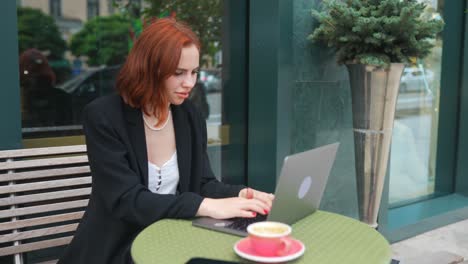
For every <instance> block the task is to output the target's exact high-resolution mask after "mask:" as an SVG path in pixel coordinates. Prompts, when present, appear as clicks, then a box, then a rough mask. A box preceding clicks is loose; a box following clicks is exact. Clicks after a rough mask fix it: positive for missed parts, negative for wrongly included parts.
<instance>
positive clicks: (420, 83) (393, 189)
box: [389, 0, 443, 206]
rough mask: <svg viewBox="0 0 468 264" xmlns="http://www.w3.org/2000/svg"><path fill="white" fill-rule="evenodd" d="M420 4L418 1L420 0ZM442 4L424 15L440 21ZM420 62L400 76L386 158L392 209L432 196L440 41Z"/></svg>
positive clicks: (435, 4)
mask: <svg viewBox="0 0 468 264" xmlns="http://www.w3.org/2000/svg"><path fill="white" fill-rule="evenodd" d="M421 2H422V1H421ZM442 14H443V1H441V0H431V1H430V3H429V5H428V8H427V9H426V10H425V13H424V16H426V17H430V18H440V19H441V18H442ZM434 44H435V47H434V48H433V49H432V52H431V54H430V55H429V56H428V57H427V58H426V59H424V60H414V61H412V63H410V64H408V65H407V66H406V68H405V70H404V72H403V75H402V77H401V84H400V93H399V95H398V101H397V109H396V113H395V123H394V127H393V138H392V152H391V158H390V189H389V190H390V193H389V202H390V204H391V205H392V206H397V205H400V204H406V203H410V202H412V201H415V200H420V199H423V198H425V197H428V196H431V195H433V194H434V187H435V177H436V175H435V166H436V163H435V162H436V154H435V153H437V149H436V146H437V145H436V144H437V129H438V120H439V114H438V113H439V111H438V108H439V95H440V88H441V87H440V73H441V58H442V46H443V39H442V37H441V35H439V36H438V37H437V38H436V39H435V40H434Z"/></svg>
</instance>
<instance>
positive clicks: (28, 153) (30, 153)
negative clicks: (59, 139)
mask: <svg viewBox="0 0 468 264" xmlns="http://www.w3.org/2000/svg"><path fill="white" fill-rule="evenodd" d="M80 152H86V145H74V146H63V147H45V148H30V149H14V150H3V151H0V159H8V158H22V157H34V156H44V155H58V154H72V153H80Z"/></svg>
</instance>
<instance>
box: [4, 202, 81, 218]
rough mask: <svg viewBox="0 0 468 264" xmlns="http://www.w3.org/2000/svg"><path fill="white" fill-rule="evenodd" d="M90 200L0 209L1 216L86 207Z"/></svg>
mask: <svg viewBox="0 0 468 264" xmlns="http://www.w3.org/2000/svg"><path fill="white" fill-rule="evenodd" d="M88 200H89V199H85V200H77V201H72V202H63V203H54V204H48V205H38V206H30V207H24V208H14V209H8V210H3V211H0V218H6V217H14V216H23V215H30V214H37V213H44V212H51V211H58V210H64V209H72V208H79V207H86V206H87V205H88Z"/></svg>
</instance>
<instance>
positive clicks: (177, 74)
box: [174, 71, 183, 76]
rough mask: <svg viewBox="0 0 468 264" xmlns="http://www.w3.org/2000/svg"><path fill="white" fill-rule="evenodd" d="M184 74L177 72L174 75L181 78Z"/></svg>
mask: <svg viewBox="0 0 468 264" xmlns="http://www.w3.org/2000/svg"><path fill="white" fill-rule="evenodd" d="M182 74H183V72H181V71H176V72H175V73H174V75H175V76H180V75H182Z"/></svg>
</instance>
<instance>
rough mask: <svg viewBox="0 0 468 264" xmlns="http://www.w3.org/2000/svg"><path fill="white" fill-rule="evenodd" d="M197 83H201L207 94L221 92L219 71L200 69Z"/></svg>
mask: <svg viewBox="0 0 468 264" xmlns="http://www.w3.org/2000/svg"><path fill="white" fill-rule="evenodd" d="M199 82H201V83H203V85H204V87H205V91H206V92H207V93H213V92H220V91H221V85H222V84H221V70H220V69H202V70H200V73H199Z"/></svg>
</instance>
